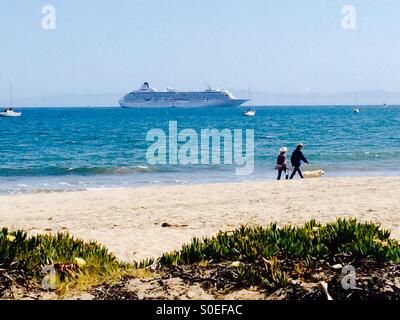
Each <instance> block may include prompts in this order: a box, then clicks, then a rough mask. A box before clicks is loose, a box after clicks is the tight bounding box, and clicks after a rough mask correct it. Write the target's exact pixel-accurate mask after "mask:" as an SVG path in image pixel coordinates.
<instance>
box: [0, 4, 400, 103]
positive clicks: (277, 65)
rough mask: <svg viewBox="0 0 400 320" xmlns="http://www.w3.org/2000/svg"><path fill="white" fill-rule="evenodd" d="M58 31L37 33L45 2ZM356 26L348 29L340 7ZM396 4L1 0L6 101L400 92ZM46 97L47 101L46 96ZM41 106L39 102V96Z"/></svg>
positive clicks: (1, 83) (0, 82)
mask: <svg viewBox="0 0 400 320" xmlns="http://www.w3.org/2000/svg"><path fill="white" fill-rule="evenodd" d="M45 5H52V6H54V8H55V9H56V20H55V21H56V29H55V30H45V29H43V28H42V19H43V17H44V16H45V15H44V14H42V13H41V10H42V7H43V6H45ZM345 5H352V6H354V8H355V9H356V11H355V12H356V28H355V30H348V29H344V28H343V27H342V19H343V18H344V15H343V13H342V8H343V6H345ZM399 14H400V1H398V0H380V1H376V0H345V1H341V0H296V1H294V0H276V1H275V0H246V1H242V0H229V1H228V0H169V1H166V0H153V1H149V0H118V1H105V0H84V1H81V0H80V1H78V0H68V1H67V0H63V1H62V0H44V1H39V0H0V105H3V104H6V103H8V100H9V98H8V96H9V85H10V83H12V84H13V92H14V99H15V101H17V102H18V99H21V100H24V101H28V102H27V103H29V98H30V97H32V98H35V97H36V98H37V97H39V98H40V97H45V96H52V95H85V94H92V95H96V94H107V93H125V92H127V91H129V90H132V89H136V88H138V87H140V85H141V84H142V83H143V82H144V81H148V82H150V84H151V85H152V86H153V87H156V88H158V89H163V88H166V87H173V88H176V89H182V90H191V89H193V90H194V89H203V88H205V87H206V86H207V85H208V84H210V85H211V86H213V87H216V88H235V89H238V90H247V88H251V89H252V90H254V91H259V92H267V93H308V92H314V93H323V94H324V93H338V92H348V91H354V90H387V91H400V87H399V86H400V41H399V35H400V19H399ZM39 100H40V99H39ZM35 101H37V99H36V100H35Z"/></svg>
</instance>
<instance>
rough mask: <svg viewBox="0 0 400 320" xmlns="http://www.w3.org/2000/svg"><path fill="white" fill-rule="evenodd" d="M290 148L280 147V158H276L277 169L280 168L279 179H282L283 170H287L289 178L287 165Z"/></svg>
mask: <svg viewBox="0 0 400 320" xmlns="http://www.w3.org/2000/svg"><path fill="white" fill-rule="evenodd" d="M287 151H288V149H287V148H286V147H282V148H280V149H279V155H278V159H277V160H276V166H275V169H277V170H278V180H281V177H282V172H285V176H286V180H287V179H289V175H288V171H287V170H288V167H287V157H286V153H287Z"/></svg>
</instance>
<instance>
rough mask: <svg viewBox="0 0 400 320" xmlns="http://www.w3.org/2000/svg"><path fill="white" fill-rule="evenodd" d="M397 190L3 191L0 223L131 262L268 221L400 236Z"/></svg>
mask: <svg viewBox="0 0 400 320" xmlns="http://www.w3.org/2000/svg"><path fill="white" fill-rule="evenodd" d="M399 194H400V177H371V178H368V177H358V178H353V177H352V178H323V179H305V180H294V181H279V182H277V181H265V182H245V183H224V184H209V185H184V186H157V187H155V186H152V187H140V188H132V189H109V190H91V191H78V192H64V193H46V194H28V195H7V196H1V197H0V219H1V224H0V226H1V227H3V226H4V227H8V228H11V229H23V230H26V231H27V232H28V233H29V234H37V233H56V232H66V231H68V232H70V233H71V234H72V235H74V236H76V237H79V238H82V239H85V240H93V239H94V240H96V241H98V242H100V243H102V244H104V245H106V246H107V247H108V248H109V250H110V251H112V252H113V253H114V254H115V255H116V256H117V257H118V258H120V259H123V260H126V261H131V260H140V259H143V258H146V257H158V256H160V255H161V254H162V253H164V252H166V251H171V250H175V249H179V248H180V246H181V245H182V244H184V243H186V242H188V241H190V239H191V238H192V237H195V236H198V237H201V236H211V235H214V234H215V233H216V232H218V231H219V230H232V229H234V228H236V227H238V226H239V225H241V224H247V225H254V224H260V225H267V224H269V223H270V222H273V221H276V222H278V223H279V224H280V225H282V224H294V225H297V224H301V223H303V222H305V221H308V220H310V219H313V218H314V219H316V220H318V221H320V222H327V221H332V220H335V219H336V218H337V217H355V218H357V219H359V220H360V221H375V222H380V223H381V224H382V226H383V227H384V228H388V229H390V230H391V231H392V236H393V237H395V238H400V197H399ZM165 223H167V224H169V225H170V226H168V227H165V226H164V227H163V224H165Z"/></svg>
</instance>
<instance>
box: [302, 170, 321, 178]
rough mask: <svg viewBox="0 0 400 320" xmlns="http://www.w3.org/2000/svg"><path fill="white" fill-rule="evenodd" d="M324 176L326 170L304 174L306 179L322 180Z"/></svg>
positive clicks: (305, 172)
mask: <svg viewBox="0 0 400 320" xmlns="http://www.w3.org/2000/svg"><path fill="white" fill-rule="evenodd" d="M324 174H325V171H324V170H317V171H304V172H303V176H304V178H321V177H322V176H323V175H324Z"/></svg>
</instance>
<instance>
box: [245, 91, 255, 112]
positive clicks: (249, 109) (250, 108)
mask: <svg viewBox="0 0 400 320" xmlns="http://www.w3.org/2000/svg"><path fill="white" fill-rule="evenodd" d="M250 101H251V95H250V89H249V108H248V109H247V110H246V111H243V112H242V115H243V116H245V117H254V116H255V115H256V110H254V108H252V107H251V104H250Z"/></svg>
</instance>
